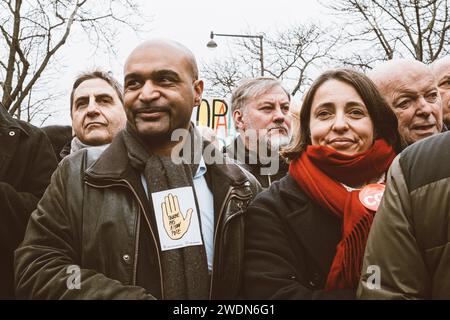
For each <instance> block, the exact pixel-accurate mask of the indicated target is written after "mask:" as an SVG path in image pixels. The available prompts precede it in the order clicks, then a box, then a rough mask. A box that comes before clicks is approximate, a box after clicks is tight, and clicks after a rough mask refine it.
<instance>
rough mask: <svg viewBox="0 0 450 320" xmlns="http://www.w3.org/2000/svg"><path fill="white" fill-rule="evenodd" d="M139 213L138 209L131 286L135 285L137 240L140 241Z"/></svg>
mask: <svg viewBox="0 0 450 320" xmlns="http://www.w3.org/2000/svg"><path fill="white" fill-rule="evenodd" d="M141 214H144V213H141V212H140V211H139V214H138V217H137V222H136V230H137V235H136V243H135V245H134V264H133V286H135V285H136V277H137V260H138V252H139V241H140V235H141V232H140V230H141Z"/></svg>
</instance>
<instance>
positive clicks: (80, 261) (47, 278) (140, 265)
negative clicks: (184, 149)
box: [15, 134, 261, 299]
mask: <svg viewBox="0 0 450 320" xmlns="http://www.w3.org/2000/svg"><path fill="white" fill-rule="evenodd" d="M101 152H102V150H101V149H99V148H86V149H82V150H80V151H78V152H75V153H73V154H71V155H69V156H68V157H66V158H64V159H63V160H62V161H61V163H60V165H59V168H58V170H57V171H56V172H55V174H54V175H53V177H52V182H51V184H50V186H49V188H48V189H47V191H46V193H45V195H44V197H43V198H42V200H41V202H40V203H39V205H38V209H37V210H36V211H34V212H33V214H32V216H31V219H30V222H29V224H28V229H27V234H26V237H25V240H24V241H23V243H22V245H21V247H20V248H19V249H18V250H17V251H16V261H15V264H16V293H17V296H18V297H20V298H33V299H63V298H66V299H69V298H72V299H74V298H76V299H80V298H83V299H152V298H158V299H162V298H164V283H163V276H162V266H161V248H160V245H159V237H158V233H157V232H158V230H157V228H156V221H155V216H154V214H153V213H152V212H153V211H152V208H151V203H150V201H148V199H147V196H146V195H145V191H144V188H143V186H142V182H141V179H140V173H139V172H137V171H136V170H135V169H133V168H132V167H131V165H130V163H129V158H128V155H127V149H126V147H125V144H124V141H123V137H122V135H121V134H119V135H117V136H116V137H115V138H114V140H113V142H112V143H111V145H110V146H109V147H108V148H107V149H106V150H105V151H104V152H103V153H101ZM217 152H219V151H217ZM100 154H101V155H100ZM207 168H208V169H207V173H206V180H207V183H208V186H209V187H210V189H211V191H212V193H213V195H214V212H215V218H214V222H215V232H214V259H213V270H212V275H211V279H212V281H211V298H213V299H217V298H219V299H232V298H236V297H237V294H238V293H239V289H240V285H241V274H242V267H243V266H242V263H243V256H244V240H243V239H244V221H243V220H244V219H243V212H244V210H245V208H246V207H247V205H248V204H249V203H250V201H251V200H252V199H253V197H254V196H255V194H256V193H257V192H259V191H260V190H261V187H260V186H259V184H258V182H257V181H256V179H255V178H254V177H253V176H251V175H250V174H248V173H246V172H244V171H243V170H241V169H240V168H239V167H238V166H237V165H235V164H229V165H227V164H224V165H220V164H218V165H215V164H212V165H207ZM71 265H78V266H79V267H80V268H81V278H80V279H81V284H80V290H70V289H69V288H68V287H67V285H66V280H67V279H68V276H69V275H68V273H67V271H68V270H69V269H68V268H69V267H70V266H71Z"/></svg>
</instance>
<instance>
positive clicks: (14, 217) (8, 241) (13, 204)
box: [0, 105, 57, 299]
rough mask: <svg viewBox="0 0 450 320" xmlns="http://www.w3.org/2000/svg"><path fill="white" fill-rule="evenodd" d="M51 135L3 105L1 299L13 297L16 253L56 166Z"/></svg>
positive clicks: (0, 109) (0, 147)
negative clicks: (49, 136)
mask: <svg viewBox="0 0 450 320" xmlns="http://www.w3.org/2000/svg"><path fill="white" fill-rule="evenodd" d="M56 165H57V164H56V158H55V155H54V153H53V149H52V146H51V144H50V141H49V140H48V138H47V136H46V135H45V134H44V133H43V132H42V131H41V130H40V129H38V128H36V127H34V126H32V125H30V124H28V123H26V122H23V121H19V120H16V119H13V118H12V117H11V116H10V115H9V114H8V113H7V111H6V109H5V108H4V107H3V106H1V105H0V299H12V298H13V297H14V295H13V292H14V290H13V280H14V272H13V253H14V250H15V249H16V248H17V246H18V245H19V243H20V242H21V241H22V239H23V236H24V233H25V228H26V226H27V222H28V218H29V217H30V214H31V212H32V211H33V210H34V209H35V208H36V205H37V203H38V201H39V199H40V198H41V196H42V195H43V193H44V191H45V188H46V187H47V185H48V184H49V182H50V177H51V175H52V173H53V171H54V170H55V169H56Z"/></svg>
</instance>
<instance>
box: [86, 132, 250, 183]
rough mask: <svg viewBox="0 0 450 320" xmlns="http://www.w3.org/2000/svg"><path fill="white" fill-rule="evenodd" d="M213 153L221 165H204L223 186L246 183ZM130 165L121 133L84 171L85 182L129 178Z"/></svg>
mask: <svg viewBox="0 0 450 320" xmlns="http://www.w3.org/2000/svg"><path fill="white" fill-rule="evenodd" d="M215 152H216V153H217V154H219V155H220V156H221V157H222V160H223V161H222V163H223V164H208V163H207V164H206V166H207V168H208V171H211V173H212V174H214V175H219V176H220V179H223V180H222V181H223V183H224V184H228V185H231V186H233V185H242V184H243V183H245V182H246V181H248V178H247V176H246V175H245V174H244V173H243V172H242V170H241V169H240V168H239V167H238V166H237V165H236V164H233V163H230V162H231V161H230V160H229V159H226V155H224V154H222V153H221V151H220V150H218V149H216V150H215ZM130 170H131V165H130V164H129V158H128V155H127V149H126V146H125V143H124V139H123V135H122V132H119V134H117V136H116V137H115V138H114V139H113V141H112V142H111V145H110V146H109V147H108V148H107V149H105V150H104V151H103V152H102V154H101V155H100V156H99V157H98V159H97V160H96V161H95V162H94V163H93V164H92V165H91V166H90V167H89V168H88V169H87V170H86V179H87V180H91V179H93V180H95V181H101V180H121V179H126V180H128V179H127V178H128V177H129V172H130Z"/></svg>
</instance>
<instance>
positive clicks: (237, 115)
mask: <svg viewBox="0 0 450 320" xmlns="http://www.w3.org/2000/svg"><path fill="white" fill-rule="evenodd" d="M243 117H244V113H243V112H242V110H240V109H238V110H234V111H233V121H234V126H235V127H236V129H237V130H240V131H244V130H245V123H244V119H243Z"/></svg>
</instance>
